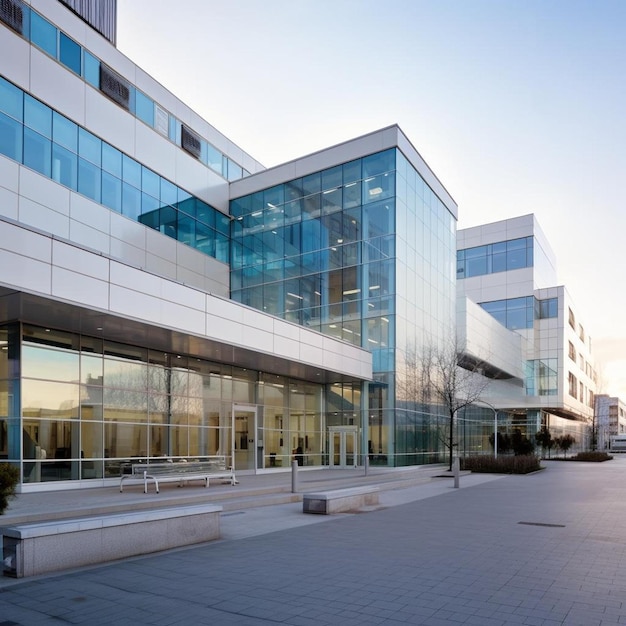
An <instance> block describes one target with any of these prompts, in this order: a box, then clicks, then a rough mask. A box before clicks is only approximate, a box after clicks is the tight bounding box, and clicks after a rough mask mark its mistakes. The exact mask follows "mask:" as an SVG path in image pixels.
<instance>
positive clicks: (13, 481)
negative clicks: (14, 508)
mask: <svg viewBox="0 0 626 626" xmlns="http://www.w3.org/2000/svg"><path fill="white" fill-rule="evenodd" d="M19 480H20V473H19V471H18V469H17V467H15V466H13V465H9V464H8V463H0V515H2V514H3V513H4V512H5V511H6V509H7V507H8V506H9V499H10V498H12V497H13V496H14V495H15V488H16V487H17V483H18V482H19Z"/></svg>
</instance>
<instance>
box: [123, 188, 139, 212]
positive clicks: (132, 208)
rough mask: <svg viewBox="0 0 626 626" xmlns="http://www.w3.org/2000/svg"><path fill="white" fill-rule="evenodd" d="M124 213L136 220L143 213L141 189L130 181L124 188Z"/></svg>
mask: <svg viewBox="0 0 626 626" xmlns="http://www.w3.org/2000/svg"><path fill="white" fill-rule="evenodd" d="M122 214H123V215H126V216H127V217H129V218H131V219H134V220H137V219H139V216H140V215H141V191H139V189H137V188H136V187H133V186H132V185H129V184H128V183H124V187H123V189H122Z"/></svg>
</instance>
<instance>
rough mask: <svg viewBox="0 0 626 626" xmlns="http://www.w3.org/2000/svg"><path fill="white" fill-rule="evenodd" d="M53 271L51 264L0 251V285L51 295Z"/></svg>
mask: <svg viewBox="0 0 626 626" xmlns="http://www.w3.org/2000/svg"><path fill="white" fill-rule="evenodd" d="M51 270H52V266H51V265H50V264H49V263H42V262H41V261H39V260H37V259H32V258H30V257H27V256H24V255H23V254H17V253H16V252H9V251H8V250H2V249H0V283H2V284H3V285H7V286H10V287H15V288H16V289H25V290H27V291H30V292H34V293H42V294H46V295H49V294H50V292H51V289H52V277H51V275H52V271H51Z"/></svg>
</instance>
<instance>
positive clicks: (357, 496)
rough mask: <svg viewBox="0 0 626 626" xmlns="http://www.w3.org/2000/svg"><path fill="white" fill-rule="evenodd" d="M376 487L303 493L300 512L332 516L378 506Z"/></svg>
mask: <svg viewBox="0 0 626 626" xmlns="http://www.w3.org/2000/svg"><path fill="white" fill-rule="evenodd" d="M378 501H379V500H378V487H350V488H348V489H335V490H333V491H323V492H319V493H305V494H304V496H303V497H302V512H303V513H317V514H318V515H332V514H333V513H345V512H346V511H356V510H358V509H360V508H363V507H364V506H373V505H376V504H378Z"/></svg>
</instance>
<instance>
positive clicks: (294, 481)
mask: <svg viewBox="0 0 626 626" xmlns="http://www.w3.org/2000/svg"><path fill="white" fill-rule="evenodd" d="M291 493H298V461H292V462H291Z"/></svg>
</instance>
